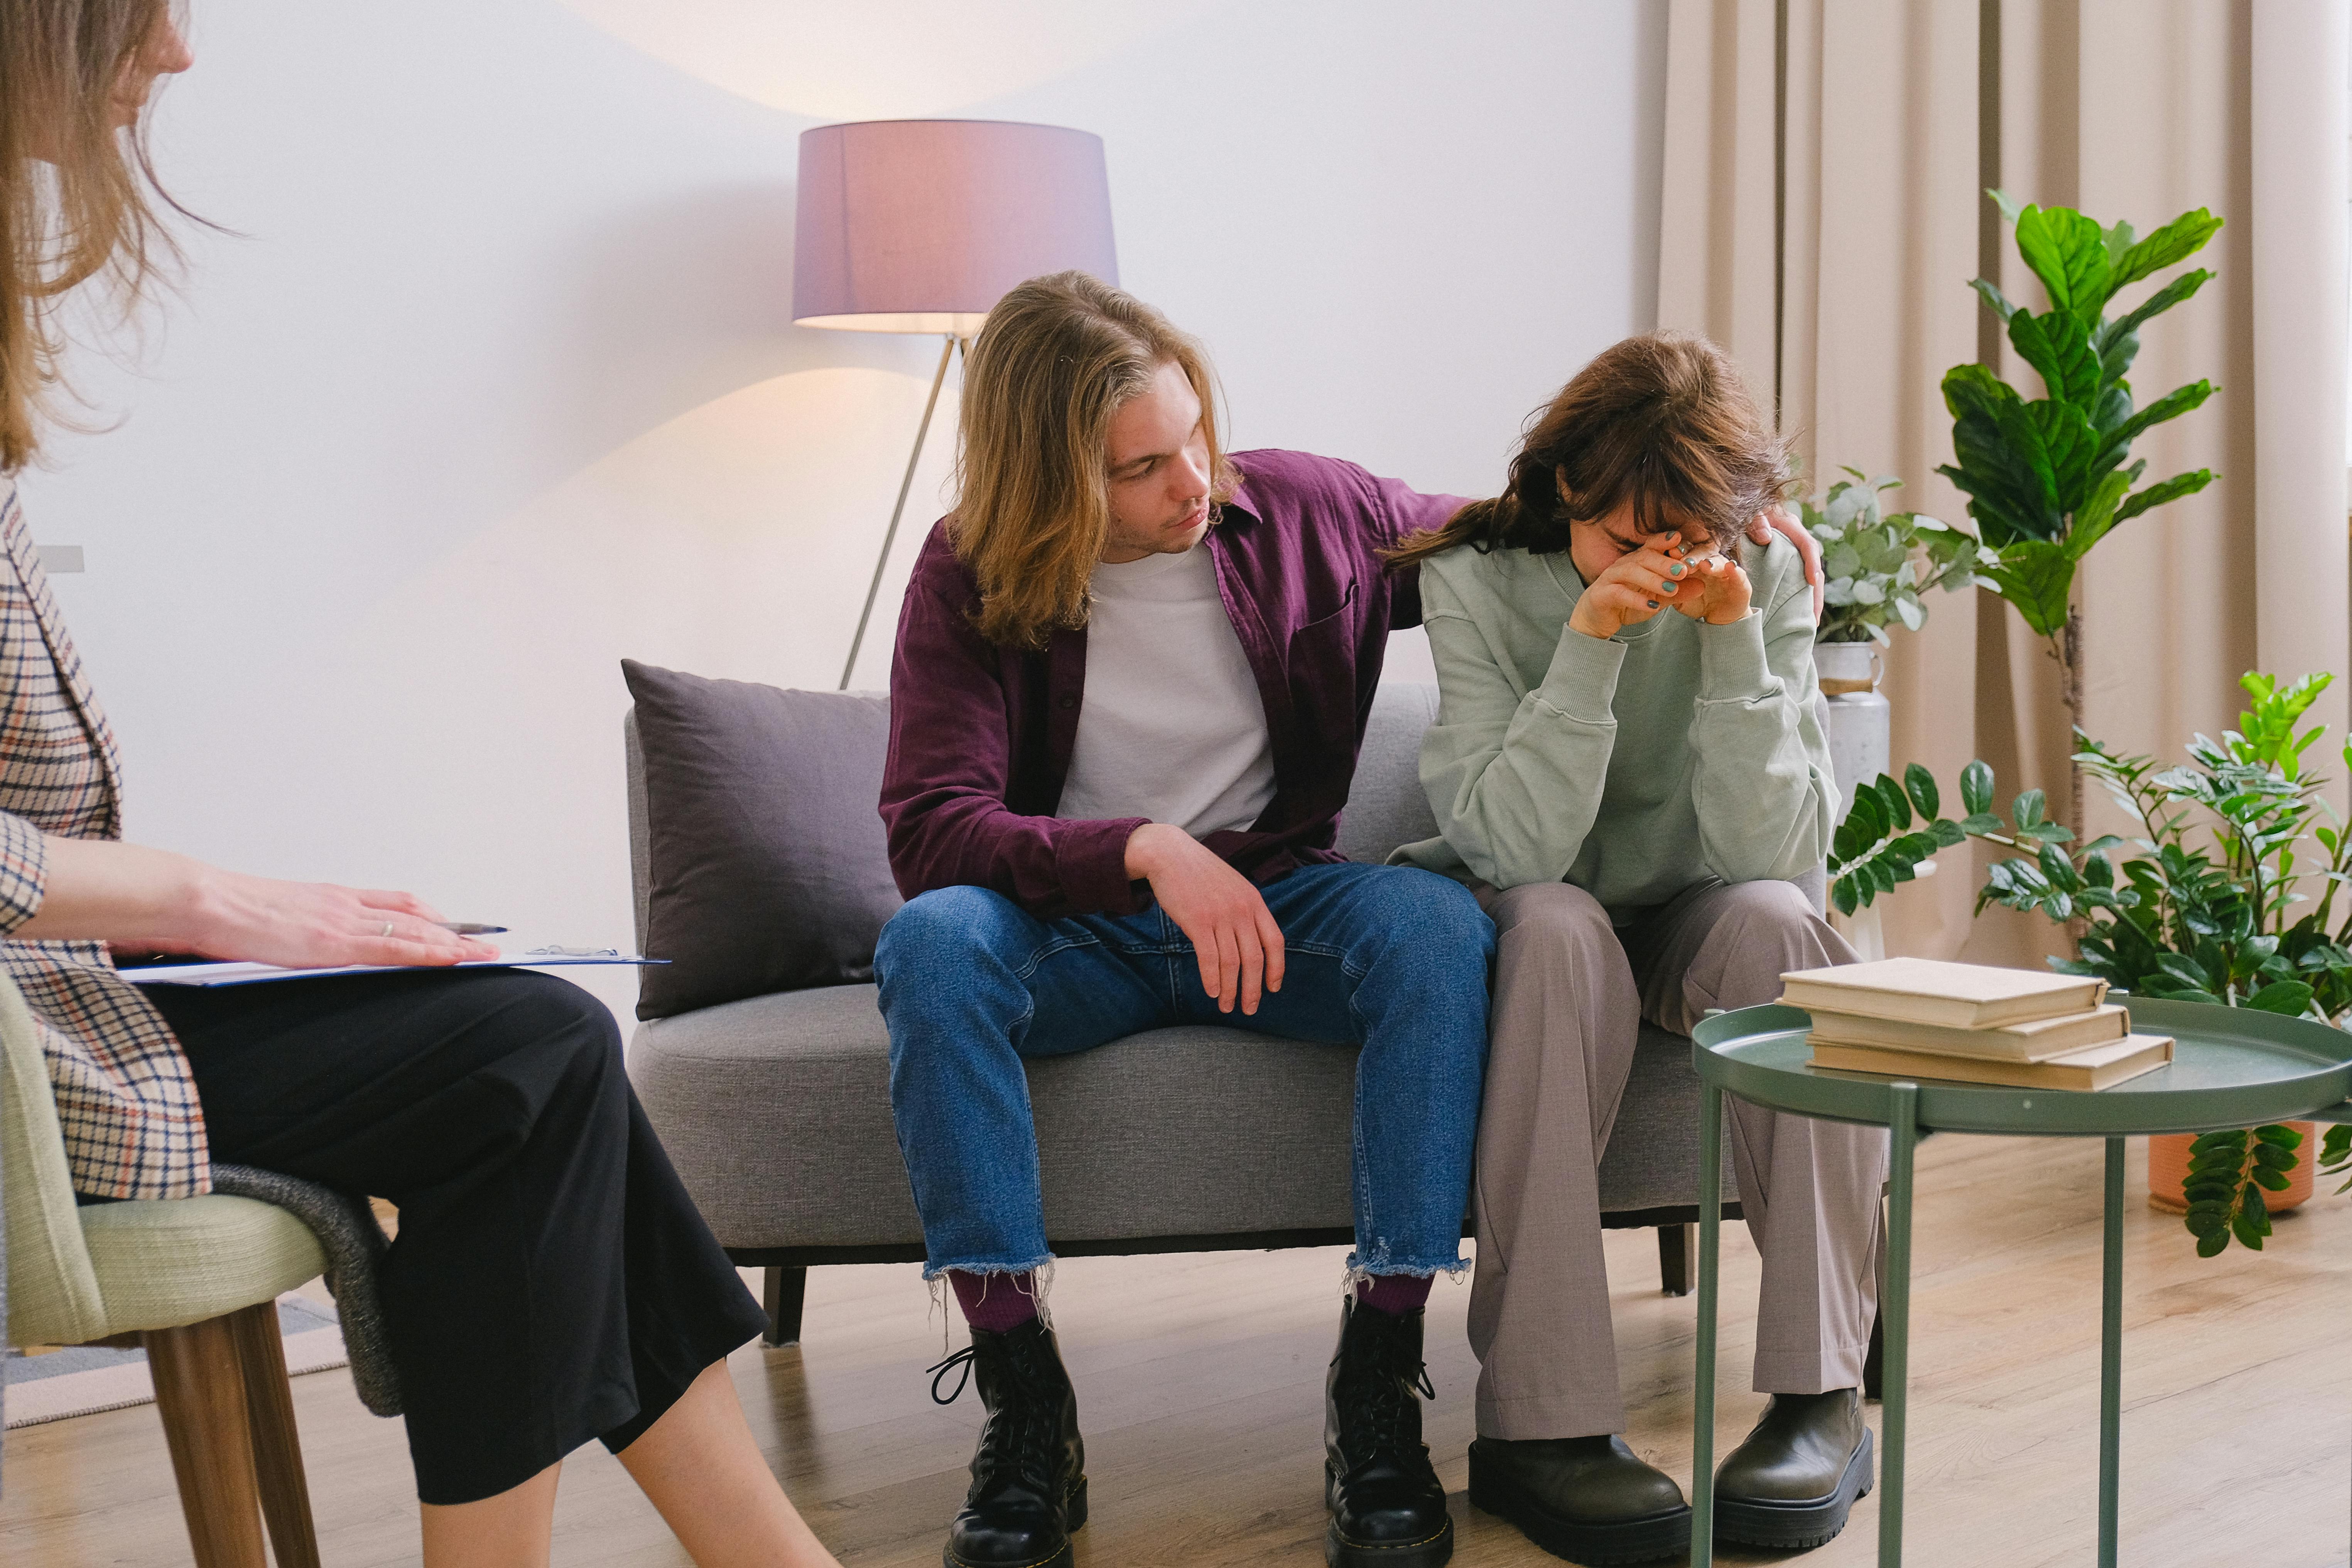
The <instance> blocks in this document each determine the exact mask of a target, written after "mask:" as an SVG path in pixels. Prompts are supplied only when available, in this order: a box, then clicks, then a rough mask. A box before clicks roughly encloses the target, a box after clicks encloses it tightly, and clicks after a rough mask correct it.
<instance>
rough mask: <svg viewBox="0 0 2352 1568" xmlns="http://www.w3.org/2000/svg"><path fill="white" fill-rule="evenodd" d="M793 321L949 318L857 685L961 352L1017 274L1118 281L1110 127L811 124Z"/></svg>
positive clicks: (898, 326)
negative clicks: (901, 526) (1101, 132)
mask: <svg viewBox="0 0 2352 1568" xmlns="http://www.w3.org/2000/svg"><path fill="white" fill-rule="evenodd" d="M798 209H799V210H798V220H797V226H796V227H795V229H794V231H793V322H794V324H796V325H799V326H803V327H831V328H837V329H841V330H845V331H860V332H919V333H927V334H928V333H937V334H939V335H940V336H941V337H943V338H944V339H945V340H946V342H945V343H944V344H943V345H942V346H941V347H940V363H939V369H938V370H937V371H935V372H934V373H933V374H932V376H931V395H930V397H929V400H928V401H926V402H925V403H924V405H923V419H922V423H921V424H920V425H919V426H916V429H915V446H914V450H913V451H912V452H911V453H909V454H908V458H907V472H906V476H905V478H903V479H900V480H899V482H898V504H897V505H896V506H894V507H892V508H891V509H890V526H889V528H888V529H887V531H885V532H884V534H883V535H882V552H881V554H880V555H879V557H878V558H877V560H876V561H875V563H874V578H873V581H872V582H871V583H869V584H867V585H866V603H865V605H864V607H863V608H862V609H861V610H860V611H859V613H858V616H857V632H856V636H855V637H852V638H851V639H850V644H849V658H848V659H847V660H846V661H845V663H844V664H843V665H842V667H841V688H840V689H842V690H844V691H846V690H847V689H849V679H850V676H851V675H852V674H853V673H854V672H855V671H856V668H857V655H858V651H859V650H860V649H861V648H862V647H864V646H865V642H866V626H867V625H868V623H869V622H871V620H872V619H873V616H874V601H875V598H876V597H877V595H879V594H880V592H881V590H882V574H883V573H884V571H885V570H886V569H887V567H888V565H889V562H890V550H891V546H892V545H893V544H895V543H896V542H897V541H898V523H899V521H900V519H901V518H902V517H904V515H905V513H906V510H907V495H908V491H909V490H910V489H912V488H913V486H914V483H915V468H916V465H917V463H918V462H919V461H920V460H921V458H922V455H923V439H924V437H926V436H928V435H929V433H930V427H931V415H932V414H933V412H934V411H935V410H936V409H937V408H938V406H939V401H940V387H941V386H942V385H943V384H945V383H946V381H947V374H948V362H949V361H950V360H951V359H953V358H954V357H955V355H956V352H957V350H958V348H959V346H960V345H961V344H964V343H967V342H970V341H971V337H972V336H973V334H975V333H976V332H978V331H980V326H981V323H982V321H985V320H986V319H987V317H988V312H989V310H990V309H991V308H992V306H994V305H995V303H996V301H997V300H1000V299H1002V298H1003V295H1004V292H1005V290H1006V289H1010V288H1012V287H1013V285H1014V284H1016V283H1019V282H1021V281H1022V280H1023V279H1029V278H1035V277H1038V276H1040V275H1041V274H1044V273H1048V272H1062V271H1067V270H1071V269H1073V268H1075V269H1076V270H1079V271H1084V272H1090V273H1092V274H1093V275H1094V276H1096V277H1097V278H1099V279H1102V280H1103V281H1104V282H1106V283H1117V282H1118V256H1117V253H1116V251H1115V250H1114V248H1113V247H1112V243H1111V227H1110V184H1109V180H1108V175H1107V174H1106V173H1105V169H1104V164H1103V146H1102V138H1100V137H1099V136H1097V135H1095V134H1093V133H1092V132H1086V131H1072V130H1068V129H1066V128H1065V127H1062V126H1058V125H1026V124H1020V123H1016V122H1013V121H999V120H869V121H858V122H856V123H853V124H848V125H824V126H819V127H818V128H817V129H815V130H814V131H807V132H802V134H801V158H800V196H799V203H798Z"/></svg>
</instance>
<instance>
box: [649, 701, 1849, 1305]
mask: <svg viewBox="0 0 2352 1568" xmlns="http://www.w3.org/2000/svg"><path fill="white" fill-rule="evenodd" d="M794 697H795V700H798V701H802V702H806V701H808V700H810V699H809V697H808V695H807V694H794ZM825 700H832V699H825ZM839 700H840V701H844V702H849V701H863V702H870V701H872V700H873V699H871V698H870V697H855V696H853V697H844V698H841V699H839ZM1436 706H1437V692H1436V689H1435V688H1434V687H1430V686H1417V685H1388V686H1383V687H1382V688H1381V690H1380V692H1379V694H1378V696H1377V697H1376V698H1375V700H1374V701H1373V705H1372V714H1371V721H1370V730H1369V731H1368V732H1367V734H1366V736H1365V739H1364V746H1363V752H1362V757H1361V760H1360V763H1359V764H1358V766H1357V771H1356V778H1355V784H1354V788H1353V793H1352V795H1351V798H1350V800H1349V806H1348V811H1347V815H1346V816H1345V818H1344V819H1343V821H1342V822H1341V825H1340V834H1339V847H1340V848H1341V849H1342V850H1343V851H1345V852H1346V854H1347V855H1348V856H1349V858H1352V859H1358V860H1372V861H1377V860H1381V859H1383V858H1386V856H1387V855H1388V853H1389V851H1390V850H1391V849H1392V848H1394V847H1396V846H1398V845H1399V844H1402V843H1406V842H1409V841H1411V840H1413V839H1417V838H1425V837H1429V836H1431V835H1432V834H1433V833H1435V832H1436V826H1435V825H1434V823H1433V820H1432V818H1431V816H1430V810H1429V804H1428V801H1427V800H1426V798H1425V797H1424V796H1423V794H1422V788H1421V782H1420V776H1419V770H1418V758H1419V753H1420V743H1421V734H1422V731H1423V729H1425V728H1426V727H1427V725H1428V724H1429V722H1430V720H1431V719H1432V718H1433V716H1434V714H1435V712H1436ZM624 741H625V748H626V752H627V757H628V771H629V807H630V809H629V816H630V845H631V862H632V865H633V867H634V868H635V888H636V912H637V935H638V939H639V942H640V943H641V944H642V943H643V942H644V941H645V938H646V931H647V909H648V900H649V899H650V897H651V890H652V877H653V872H652V868H651V865H650V860H651V852H650V849H649V844H650V842H651V838H652V835H651V832H650V826H649V822H648V807H647V796H646V761H645V757H644V754H643V752H642V750H641V748H640V745H639V742H638V734H637V729H636V716H635V713H634V712H632V714H631V715H630V718H629V720H628V721H627V722H626V725H625V732H624ZM874 769H875V773H876V776H875V777H873V778H871V779H866V778H864V777H863V776H862V775H860V776H859V777H858V778H857V779H856V781H855V787H856V788H857V789H859V790H860V791H862V792H863V795H864V798H865V799H866V800H867V801H871V800H873V799H874V798H876V796H877V795H878V792H879V784H880V780H879V776H878V775H879V759H878V758H877V759H876V760H875V763H874ZM842 771H843V770H839V769H836V770H835V772H836V773H840V772H842ZM838 787H842V788H847V787H850V784H848V783H844V784H840V785H839V786H838ZM1811 891H1812V892H1813V893H1814V895H1815V899H1816V901H1817V902H1818V900H1819V895H1820V889H1819V888H1818V887H1815V888H1814V889H1811ZM656 956H659V955H658V954H656ZM1690 1050H1691V1047H1690V1042H1689V1041H1688V1040H1687V1039H1685V1038H1684V1037H1681V1036H1678V1035H1673V1034H1669V1033H1667V1032H1666V1031H1664V1030H1663V1029H1659V1028H1655V1027H1653V1026H1649V1025H1646V1024H1645V1025H1643V1028H1642V1033H1641V1040H1640V1044H1639V1046H1638V1047H1636V1051H1635V1056H1634V1062H1633V1076H1632V1079H1631V1080H1630V1082H1629V1083H1628V1085H1627V1088H1626V1091H1625V1099H1624V1102H1623V1106H1622V1110H1620V1112H1619V1114H1618V1118H1617V1124H1616V1130H1615V1131H1614V1133H1613V1135H1612V1137H1611V1139H1610V1142H1609V1147H1608V1150H1607V1152H1606V1153H1605V1154H1604V1156H1603V1158H1602V1161H1601V1206H1602V1208H1603V1209H1604V1210H1605V1211H1606V1214H1607V1223H1608V1224H1610V1225H1611V1226H1618V1227H1623V1226H1655V1227H1657V1230H1658V1240H1659V1258H1660V1265H1661V1270H1662V1274H1663V1283H1664V1289H1666V1290H1667V1291H1668V1292H1669V1293H1670V1294H1676V1295H1679V1294H1681V1293H1683V1292H1684V1291H1685V1290H1686V1289H1688V1288H1689V1283H1690V1280H1691V1279H1692V1270H1691V1264H1690V1247H1691V1231H1690V1226H1691V1222H1692V1221H1694V1220H1696V1217H1697V1210H1696V1207H1695V1206H1694V1202H1693V1200H1694V1196H1695V1189H1696V1177H1697V1169H1698V1133H1697V1125H1696V1124H1697V1120H1698V1080H1697V1079H1696V1076H1695V1075H1694V1074H1693V1072H1692V1070H1691V1065H1690ZM888 1053H889V1042H888V1038H887V1036H886V1035H885V1033H884V1031H883V1027H882V1019H881V1016H880V1015H879V1013H878V1012H877V1009H876V1006H875V994H874V987H873V986H872V985H870V984H866V985H857V984H836V985H824V986H816V987H812V988H809V989H804V990H795V991H783V992H779V993H775V994H768V995H761V996H752V997H750V998H748V999H745V1000H741V1001H735V1002H728V1003H724V1004H721V1005H716V1006H708V1007H702V1008H699V1009H698V1010H696V1011H692V1012H688V1013H682V1014H678V1015H677V1016H670V1017H664V1018H657V1019H654V1020H652V1021H649V1022H646V1023H645V1024H643V1025H641V1026H639V1027H638V1029H637V1030H636V1033H635V1037H634V1038H633V1039H632V1041H631V1043H630V1047H629V1070H630V1076H631V1078H632V1079H634V1080H635V1084H636V1087H637V1092H638V1094H639V1097H640V1098H641V1099H642V1100H643V1101H644V1103H645V1107H646V1113H647V1115H648V1116H650V1117H651V1119H652V1121H653V1123H654V1126H655V1127H656V1129H657V1130H658V1131H659V1132H660V1134H661V1137H662V1141H663V1142H664V1143H665V1144H666V1145H667V1148H668V1150H669V1153H670V1157H671V1159H672V1160H673V1161H674V1162H675V1163H676V1164H677V1170H678V1173H679V1175H680V1176H681V1177H682V1178H683V1179H684V1180H685V1183H686V1185H687V1188H688V1191H689V1192H691V1193H692V1194H693V1195H694V1199H695V1202H696V1203H697V1204H698V1205H700V1207H701V1209H702V1213H703V1214H704V1215H705V1216H706V1217H707V1218H708V1219H709V1222H710V1226H711V1228H712V1229H713V1230H714V1231H715V1232H716V1233H717V1235H718V1237H719V1241H720V1243H721V1244H722V1245H724V1246H725V1247H727V1249H728V1251H729V1253H730V1255H731V1256H732V1257H733V1258H735V1260H736V1262H737V1263H738V1265H739V1266H741V1267H746V1268H751V1267H764V1268H766V1270H767V1290H766V1298H767V1301H766V1304H767V1308H768V1312H769V1316H770V1335H769V1338H770V1342H771V1343H776V1344H785V1343H791V1342H795V1341H797V1340H798V1339H799V1338H800V1335H801V1306H802V1300H803V1290H804V1289H805V1287H806V1283H807V1270H808V1269H810V1268H814V1267H817V1266H820V1265H833V1264H850V1263H886V1262H907V1261H914V1260H919V1258H921V1257H922V1229H921V1226H919V1223H918V1222H917V1219H916V1215H915V1205H914V1203H913V1200H912V1198H911V1197H910V1195H909V1194H908V1184H907V1173H906V1167H905V1165H904V1163H902V1162H901V1160H900V1158H899V1155H898V1142H897V1139H896V1137H895V1136H894V1134H893V1132H892V1130H891V1122H890V1100H889V1091H888ZM1354 1066H1355V1061H1354V1053H1352V1052H1351V1051H1348V1050H1345V1049H1341V1048H1338V1047H1330V1046H1322V1045H1310V1044H1307V1043H1304V1042H1299V1041H1291V1040H1282V1039H1274V1038H1269V1037H1265V1036H1260V1035H1250V1034H1244V1033H1242V1032H1240V1031H1237V1030H1232V1029H1224V1028H1215V1027H1181V1028H1171V1029H1155V1030H1151V1031H1149V1032H1147V1033H1144V1034H1140V1035H1133V1036H1130V1037H1128V1038H1126V1039H1123V1040H1118V1041H1116V1042H1114V1043H1112V1044H1110V1045H1108V1046H1105V1047H1102V1048H1101V1049H1099V1050H1095V1051H1089V1052H1086V1053H1084V1054H1082V1055H1078V1056H1073V1057H1064V1058H1055V1059H1052V1060H1045V1061H1038V1062H1034V1063H1032V1064H1030V1067H1029V1084H1030V1092H1031V1096H1032V1100H1033V1102H1034V1107H1035V1115H1036V1127H1037V1147H1038V1156H1039V1163H1040V1165H1041V1168H1042V1172H1043V1175H1044V1180H1045V1226H1046V1233H1047V1235H1048V1237H1050V1239H1051V1241H1052V1243H1053V1246H1054V1248H1055V1251H1056V1252H1057V1253H1059V1254H1062V1255H1064V1256H1087V1255H1097V1254H1125V1253H1149V1252H1186V1251H1209V1250H1221V1249H1226V1248H1248V1247H1319V1246H1328V1245H1331V1244H1333V1243H1339V1242H1345V1241H1347V1240H1349V1236H1350V1232H1349V1201H1348V1158H1349V1106H1350V1103H1351V1099H1352V1094H1351V1090H1352V1080H1353V1073H1354ZM1724 1173H1725V1180H1726V1184H1727V1188H1728V1187H1729V1186H1730V1184H1731V1183H1732V1182H1733V1181H1734V1179H1735V1178H1734V1177H1733V1176H1732V1170H1731V1162H1730V1160H1729V1159H1726V1160H1725V1161H1724ZM1733 1195H1736V1194H1732V1193H1730V1192H1727V1196H1733ZM1725 1213H1726V1214H1727V1215H1730V1216H1736V1215H1738V1205H1737V1204H1736V1203H1727V1205H1725Z"/></svg>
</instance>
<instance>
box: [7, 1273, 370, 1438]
mask: <svg viewBox="0 0 2352 1568" xmlns="http://www.w3.org/2000/svg"><path fill="white" fill-rule="evenodd" d="M278 1331H279V1332H280V1333H281V1334H283V1335H284V1336H285V1343H286V1370H287V1372H288V1373H289V1374H299V1373H306V1372H324V1371H326V1370H327V1369H328V1368H329V1367H336V1366H342V1365H345V1364H347V1358H346V1357H345V1356H344V1353H343V1331H342V1329H341V1325H340V1324H339V1323H338V1322H337V1321H336V1319H335V1310H334V1308H332V1307H331V1306H328V1305H326V1304H324V1303H322V1302H319V1301H313V1300H310V1298H309V1297H307V1296H297V1295H292V1294H288V1295H284V1296H280V1297H278ZM0 1354H4V1355H5V1359H0V1382H5V1384H7V1390H8V1393H7V1415H8V1423H7V1424H8V1426H10V1427H12V1428H13V1427H17V1426H38V1425H39V1424H40V1423H42V1422H44V1421H62V1420H64V1419H66V1418H67V1417H68V1416H69V1415H93V1414H95V1413H97V1412H98V1411H100V1410H120V1409H121V1408H123V1407H124V1406H125V1405H148V1404H152V1403H153V1401H154V1398H155V1384H154V1382H153V1380H152V1378H150V1377H149V1375H148V1373H147V1352H144V1351H119V1350H110V1349H107V1348H106V1347H105V1346H102V1345H75V1346H72V1347H70V1348H68V1349H66V1350H57V1351H49V1352H45V1353H42V1354H38V1355H21V1354H19V1353H17V1352H15V1351H8V1352H0Z"/></svg>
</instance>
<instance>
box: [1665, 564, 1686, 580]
mask: <svg viewBox="0 0 2352 1568" xmlns="http://www.w3.org/2000/svg"><path fill="white" fill-rule="evenodd" d="M1689 570H1690V568H1689V567H1687V566H1685V565H1684V564H1683V563H1681V562H1679V561H1677V562H1675V563H1674V565H1673V566H1671V567H1670V568H1668V569H1667V572H1666V575H1667V576H1669V577H1679V576H1681V575H1682V574H1684V573H1685V572H1687V571H1689Z"/></svg>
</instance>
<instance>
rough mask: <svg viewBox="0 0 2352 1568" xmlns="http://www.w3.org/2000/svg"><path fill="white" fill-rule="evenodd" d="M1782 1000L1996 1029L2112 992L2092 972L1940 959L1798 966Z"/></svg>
mask: <svg viewBox="0 0 2352 1568" xmlns="http://www.w3.org/2000/svg"><path fill="white" fill-rule="evenodd" d="M1780 986H1781V991H1780V1000H1781V1001H1783V1002H1785V1003H1787V1004H1789V1005H1790V1006H1792V1007H1804V1008H1808V1009H1810V1008H1813V1007H1820V1008H1822V1009H1824V1010H1825V1011H1828V1012H1832V1013H1850V1014H1857V1015H1859V1016H1863V1017H1867V1018H1891V1019H1894V1020H1895V1021H1896V1022H1898V1023H1910V1024H1936V1025H1939V1026H1943V1027H1946V1028H1951V1029H1990V1028H1997V1027H1999V1026H2002V1025H2005V1024H2030V1023H2032V1022H2034V1021H2035V1020H2037V1019H2042V1018H2058V1017H2063V1016H2065V1015H2067V1014H2069V1013H2086V1012H2088V1011H2090V1010H2091V1009H2092V1008H2094V1007H2096V1006H2097V1005H2100V1004H2101V1003H2102V1002H2104V1001H2105V1000H2106V997H2107V983H2106V982H2105V981H2104V980H2099V979H2095V978H2092V977H2090V976H2086V975H2079V974H2050V973H2037V972H2036V971H2033V970H2031V969H1994V968H1991V967H1990V966H1989V965H1986V964H1981V963H1945V962H1944V961H1942V960H1941V959H1934V958H1882V959H1880V960H1878V961H1877V962H1876V963H1842V964H1836V965H1833V966H1832V967H1831V968H1828V969H1799V970H1792V971H1790V973H1786V974H1783V975H1781V976H1780Z"/></svg>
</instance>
